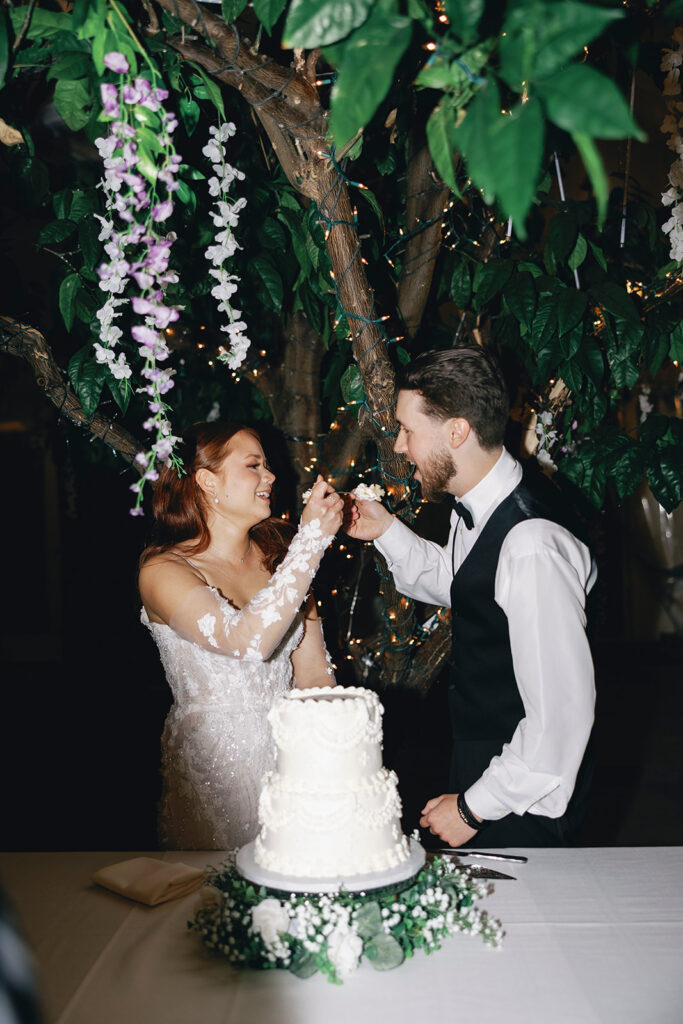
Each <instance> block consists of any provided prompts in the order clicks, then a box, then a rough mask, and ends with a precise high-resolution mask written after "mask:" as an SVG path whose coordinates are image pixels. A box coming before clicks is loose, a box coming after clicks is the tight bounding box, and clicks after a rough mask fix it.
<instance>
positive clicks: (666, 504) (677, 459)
mask: <svg viewBox="0 0 683 1024" xmlns="http://www.w3.org/2000/svg"><path fill="white" fill-rule="evenodd" d="M646 472H647V479H648V483H649V484H650V490H651V491H652V493H653V495H654V496H655V498H656V499H657V501H658V502H659V504H660V505H661V506H662V508H663V509H664V510H665V512H669V513H671V512H673V511H674V509H675V508H677V507H678V505H680V503H681V499H683V447H682V446H681V445H676V446H675V447H672V448H671V449H668V450H667V449H665V450H664V451H660V452H659V453H658V454H657V455H656V456H654V455H653V456H652V457H651V461H650V462H649V463H648V466H647V471H646Z"/></svg>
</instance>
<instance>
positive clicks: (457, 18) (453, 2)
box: [445, 0, 485, 46]
mask: <svg viewBox="0 0 683 1024" xmlns="http://www.w3.org/2000/svg"><path fill="white" fill-rule="evenodd" d="M484 7H485V3H484V0H446V3H445V14H446V16H447V17H448V20H449V21H450V23H451V29H450V30H451V32H452V33H453V35H455V36H456V37H457V38H458V39H460V41H461V42H462V43H464V45H465V46H469V44H470V43H472V42H473V41H474V40H475V39H476V38H477V25H478V24H479V19H480V18H481V16H482V14H483V13H484Z"/></svg>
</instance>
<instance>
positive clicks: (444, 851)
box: [431, 846, 529, 864]
mask: <svg viewBox="0 0 683 1024" xmlns="http://www.w3.org/2000/svg"><path fill="white" fill-rule="evenodd" d="M431 852H432V853H438V854H439V855H440V856H441V857H444V856H446V857H448V856H449V855H450V856H451V857H481V859H482V860H507V861H510V863H512V864H526V863H527V861H528V860H529V858H528V857H523V856H522V855H521V854H519V855H518V854H512V853H479V852H478V851H477V850H458V849H454V848H453V847H452V846H440V847H439V848H438V849H436V850H432V851H431Z"/></svg>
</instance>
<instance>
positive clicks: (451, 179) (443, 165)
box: [427, 100, 460, 196]
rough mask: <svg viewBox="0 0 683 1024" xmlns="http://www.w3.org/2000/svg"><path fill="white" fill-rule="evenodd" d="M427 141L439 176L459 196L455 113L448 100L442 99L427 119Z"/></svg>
mask: <svg viewBox="0 0 683 1024" xmlns="http://www.w3.org/2000/svg"><path fill="white" fill-rule="evenodd" d="M427 142H428V144H429V152H430V153H431V155H432V160H433V161H434V166H435V167H436V170H437V172H438V174H439V177H440V178H441V180H442V181H443V182H445V184H446V185H448V187H449V188H450V189H451V190H452V191H453V192H455V194H456V195H457V196H459V195H460V190H459V188H458V186H457V183H456V180H455V169H454V157H455V149H456V141H455V113H454V110H453V107H452V105H451V103H450V102H449V101H448V100H443V101H442V102H441V103H440V104H439V106H438V107H436V108H435V109H434V111H433V112H432V114H431V116H430V118H429V120H428V121H427Z"/></svg>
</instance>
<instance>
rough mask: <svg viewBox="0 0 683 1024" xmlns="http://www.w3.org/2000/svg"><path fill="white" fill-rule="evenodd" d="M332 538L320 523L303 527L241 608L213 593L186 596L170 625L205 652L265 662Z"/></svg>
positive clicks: (199, 588) (200, 590) (197, 589)
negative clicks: (265, 578) (269, 576)
mask: <svg viewBox="0 0 683 1024" xmlns="http://www.w3.org/2000/svg"><path fill="white" fill-rule="evenodd" d="M331 540H332V537H331V536H329V535H326V534H324V533H323V532H322V530H321V528H320V520H318V519H313V520H311V522H309V523H306V524H305V525H301V526H300V527H299V529H298V531H297V533H296V534H295V536H294V538H293V540H292V542H291V544H290V546H289V551H288V552H287V554H286V556H285V558H284V559H283V561H282V562H281V564H280V565H279V566H278V567H277V569H276V570H275V572H274V574H273V576H272V578H271V580H270V583H269V584H268V585H267V586H266V587H264V588H263V590H260V591H259V592H258V594H256V596H255V597H253V598H252V599H251V601H249V603H248V604H246V605H245V606H244V608H240V609H237V608H234V607H233V606H232V605H231V604H230V603H229V602H228V601H225V600H223V599H222V598H221V597H220V595H219V594H218V593H217V591H216V590H214V589H213V588H211V587H202V586H197V587H194V588H193V589H192V590H190V591H189V592H188V593H187V595H186V596H185V598H184V600H183V601H182V602H181V603H180V605H179V606H178V607H177V608H176V609H175V611H174V612H173V615H172V616H171V621H170V623H169V625H170V626H171V628H172V629H174V630H175V631H176V633H179V634H180V635H181V636H182V637H184V638H185V639H186V640H190V641H191V642H192V643H194V644H198V645H199V646H200V647H204V648H206V650H207V651H213V652H214V653H216V654H226V655H229V656H230V657H232V658H243V659H245V660H248V661H266V660H267V659H268V658H269V657H270V655H271V654H272V653H273V651H274V650H275V648H276V647H277V645H278V644H279V643H280V641H281V640H282V638H283V636H284V635H285V633H286V632H287V630H288V629H289V626H290V625H291V623H292V620H293V619H294V616H295V615H296V613H297V611H298V609H299V607H300V605H301V604H302V602H303V600H304V598H305V597H306V592H307V590H308V588H309V586H310V584H311V580H312V578H313V576H314V575H315V572H316V570H317V568H318V566H319V564H320V560H321V558H322V556H323V554H324V552H325V549H326V548H327V546H328V544H329V543H330V541H331Z"/></svg>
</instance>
